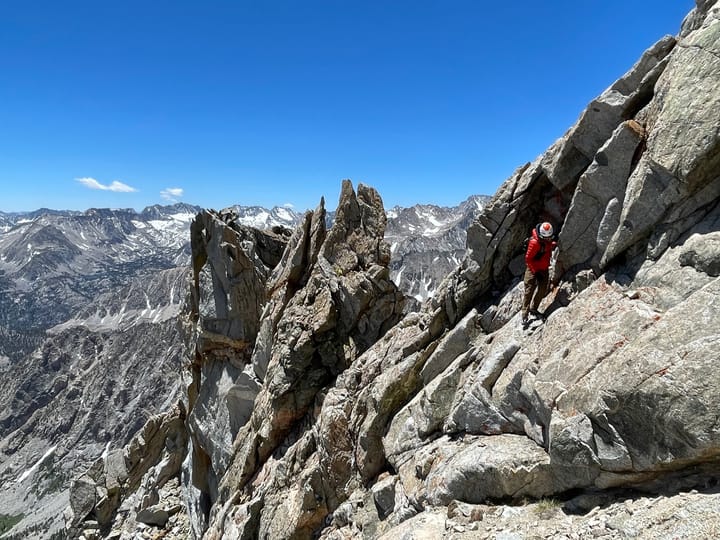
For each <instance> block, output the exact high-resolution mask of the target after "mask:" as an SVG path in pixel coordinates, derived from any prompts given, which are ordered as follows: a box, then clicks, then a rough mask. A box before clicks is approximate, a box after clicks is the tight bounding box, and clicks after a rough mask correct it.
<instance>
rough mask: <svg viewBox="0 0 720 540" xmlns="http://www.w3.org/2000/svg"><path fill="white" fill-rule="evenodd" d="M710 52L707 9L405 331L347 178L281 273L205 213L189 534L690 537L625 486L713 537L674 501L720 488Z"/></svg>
mask: <svg viewBox="0 0 720 540" xmlns="http://www.w3.org/2000/svg"><path fill="white" fill-rule="evenodd" d="M719 34H720V5H718V3H717V2H713V1H704V2H698V5H697V8H696V9H695V10H694V11H693V12H692V13H691V14H690V15H689V16H688V18H687V19H686V20H685V22H684V23H683V27H682V30H681V33H680V34H679V35H678V36H677V37H665V38H663V39H661V40H660V41H659V42H658V43H657V44H655V45H653V46H652V47H651V48H650V49H649V50H648V51H647V52H646V53H645V54H644V55H643V56H642V58H641V59H640V60H639V61H638V63H637V64H636V65H635V66H633V67H632V68H631V69H630V71H629V72H628V73H627V74H626V75H625V76H623V77H622V78H621V79H620V80H619V81H617V82H616V83H614V84H613V85H612V86H611V87H610V88H609V89H608V90H607V91H605V92H604V93H603V94H602V95H601V96H600V97H599V98H597V99H596V100H594V101H593V102H592V103H591V104H590V105H589V106H588V108H587V109H586V110H585V111H584V112H583V113H582V114H581V115H580V118H579V119H578V121H577V123H576V124H575V125H574V126H573V127H572V128H571V129H570V130H569V131H568V132H567V133H566V134H565V136H563V137H562V138H561V139H559V140H558V141H557V142H556V143H555V144H554V145H553V146H551V148H550V149H549V150H548V151H547V152H546V153H545V154H543V155H541V156H540V157H538V159H536V160H535V161H534V162H533V163H529V164H526V165H524V166H522V167H520V168H519V169H518V170H517V171H516V172H515V173H514V174H513V175H512V176H511V178H510V179H508V180H507V181H506V182H505V183H504V184H503V186H502V187H501V188H500V189H499V191H498V193H497V194H496V195H495V196H494V197H493V199H492V200H491V201H490V203H489V204H488V205H487V207H485V208H484V210H483V212H482V213H481V215H480V216H479V217H478V218H477V219H476V220H475V221H474V222H473V223H472V224H471V225H470V227H469V229H468V233H467V251H466V255H465V257H464V259H463V260H462V261H461V262H460V264H459V265H458V266H457V268H456V269H455V270H453V271H452V272H451V273H450V274H449V275H448V276H447V277H446V278H445V279H444V281H443V282H442V284H441V285H440V287H439V288H438V290H437V291H436V293H435V295H434V296H433V297H432V298H431V299H429V300H427V301H426V302H424V303H423V304H422V306H421V308H420V309H419V310H418V311H417V312H412V313H408V314H407V315H405V316H403V317H402V318H401V317H400V315H401V313H402V311H403V309H402V304H403V302H402V300H403V299H402V295H401V294H400V293H398V291H397V288H396V287H395V286H394V285H393V284H392V283H391V282H390V281H389V278H388V267H387V265H388V261H389V249H388V246H387V244H385V243H384V242H383V232H384V228H385V214H384V211H383V209H382V202H381V200H380V197H379V195H378V194H377V193H376V192H375V191H374V190H373V189H371V188H368V187H366V186H362V185H361V186H358V189H357V192H355V191H354V190H353V188H352V186H351V185H350V183H349V182H345V183H344V184H343V188H342V193H341V198H340V203H339V206H338V212H337V215H336V219H335V224H334V225H333V227H332V228H331V229H330V230H327V229H326V226H325V221H326V220H325V210H324V203H323V202H321V203H320V205H319V206H318V208H317V209H316V210H315V211H314V212H310V213H308V214H306V216H305V218H304V220H303V222H302V224H301V225H300V226H299V227H298V228H297V229H296V230H295V231H294V233H293V234H292V235H291V236H290V237H289V238H288V239H287V245H286V246H285V248H284V251H282V256H281V257H279V258H272V260H271V259H270V258H263V257H261V256H260V255H259V253H260V250H261V248H260V247H259V246H262V245H263V242H265V241H266V240H265V239H264V236H262V235H260V236H258V234H257V233H256V232H251V231H244V232H242V233H240V232H237V230H236V228H235V227H234V226H233V225H232V224H231V221H232V220H226V219H224V218H223V217H222V216H217V215H214V216H213V215H207V216H205V217H198V220H197V221H196V225H195V227H194V229H193V230H194V231H195V232H196V233H198V234H194V236H193V253H194V254H196V257H194V267H193V270H194V275H195V286H194V289H193V291H194V292H193V294H194V304H193V310H192V316H191V317H190V318H189V321H190V323H189V327H190V332H189V335H190V336H191V341H190V346H191V347H192V346H193V344H194V347H195V348H194V350H193V354H192V355H191V359H192V374H193V375H192V378H191V380H192V383H191V384H190V385H189V392H188V421H187V425H188V433H189V444H188V456H189V458H188V459H187V460H186V462H185V465H184V473H183V478H184V479H185V480H186V483H185V491H186V501H187V508H188V515H189V516H190V520H191V522H192V527H193V531H194V535H195V536H196V537H202V538H207V539H220V538H241V539H251V538H263V539H270V538H272V539H277V538H322V539H326V540H330V539H333V540H339V539H349V538H367V539H370V538H397V537H405V536H407V535H410V534H412V535H413V537H416V538H424V537H427V538H438V537H440V536H442V535H449V534H455V533H457V535H458V536H457V537H458V538H471V537H477V536H473V535H477V532H478V531H477V526H478V522H480V521H483V520H487V523H488V526H486V527H485V530H486V531H491V530H492V531H495V532H498V536H499V534H500V533H499V530H498V529H499V528H500V527H501V526H500V523H501V522H504V523H507V524H508V525H507V526H508V527H510V524H509V521H510V518H512V517H513V516H516V517H517V518H518V520H520V521H518V527H521V525H520V524H521V523H525V521H523V520H527V521H528V522H531V521H532V520H531V518H529V517H528V515H527V511H526V510H520V509H517V508H514V507H512V506H508V505H497V506H494V504H495V503H498V502H499V501H500V502H503V503H511V504H519V503H521V502H522V501H535V500H542V499H546V500H547V499H550V500H553V498H557V499H568V500H567V501H566V503H565V506H564V508H565V509H566V510H567V512H571V511H580V512H582V511H587V510H590V509H591V508H593V507H595V506H599V505H601V504H602V505H606V507H607V508H610V510H607V508H606V510H600V512H605V513H603V515H604V516H606V518H605V519H606V520H607V521H606V522H605V521H604V522H603V524H602V527H601V526H600V525H599V522H595V521H594V520H585V521H583V519H581V518H578V519H577V520H575V519H574V518H571V517H569V516H568V515H567V514H565V513H564V512H562V511H560V510H558V509H555V510H553V509H550V510H547V512H548V514H552V516H551V519H553V520H555V522H556V526H555V525H554V526H553V527H549V526H548V527H544V526H543V527H542V528H538V527H537V526H536V525H528V526H527V527H526V532H527V535H528V536H522V535H521V534H525V533H521V532H519V531H520V528H518V532H517V534H516V535H515V536H510V533H508V535H506V536H507V537H508V538H509V537H512V538H525V537H531V536H529V535H531V534H533V531H535V532H537V531H539V530H541V531H551V530H552V532H548V533H547V534H554V533H556V532H557V531H560V530H562V528H563V527H568V526H572V525H573V524H577V525H578V526H580V527H583V529H582V530H583V531H586V532H587V534H588V535H592V536H601V535H602V534H605V533H604V532H603V531H604V530H607V529H606V525H607V527H609V528H610V529H612V530H614V531H626V532H623V533H622V534H626V535H632V534H634V535H636V536H637V535H642V534H645V532H647V531H651V532H650V533H648V534H652V528H653V527H657V531H658V532H663V533H665V532H668V531H672V532H673V534H674V533H677V534H681V531H683V530H685V531H686V532H687V533H691V532H693V533H694V532H696V531H695V528H693V527H688V528H687V529H683V528H682V527H680V528H674V527H670V526H668V525H667V524H664V522H663V523H660V522H657V523H655V522H653V523H654V524H653V523H650V522H647V523H646V522H644V521H643V520H642V518H641V517H638V516H642V515H643V510H641V509H639V508H637V507H636V506H635V505H634V504H633V503H632V502H630V503H627V504H625V503H621V502H617V501H616V499H621V498H622V497H623V496H625V495H624V494H627V493H630V492H629V491H624V490H631V489H632V490H646V491H652V490H664V491H665V493H666V494H667V492H670V494H673V493H674V494H675V495H676V496H677V500H679V501H692V504H698V505H699V506H698V508H700V510H699V512H701V513H702V515H703V516H711V519H715V520H716V521H714V522H712V523H711V524H710V525H707V526H704V527H705V529H703V530H705V531H712V530H715V531H717V530H719V529H718V526H720V525H718V524H720V518H719V517H718V516H717V512H716V511H715V512H713V511H709V510H708V508H707V507H703V506H702V504H700V503H699V501H698V500H697V499H695V498H694V497H691V496H690V495H687V496H685V495H679V494H678V493H679V492H680V491H681V490H687V489H688V488H691V487H693V486H697V487H698V488H702V489H712V488H713V486H716V485H717V481H718V478H720V425H719V424H718V420H717V411H718V409H719V408H720V398H719V397H718V396H720V392H719V390H720V388H718V387H719V386H720V376H719V373H720V371H719V370H720V367H719V366H720V362H719V360H720V357H719V353H718V350H719V347H718V345H720V333H719V332H720V330H719V327H718V324H717V321H718V320H720V300H719V299H720V281H718V280H719V279H720V278H719V277H718V274H719V271H718V260H720V259H719V255H718V253H719V252H718V245H717V244H718V242H717V240H718V238H717V235H718V231H720V174H718V170H720V167H718V160H719V159H720V153H719V152H720V132H718V130H717V119H718V118H719V117H720V116H719V115H718V112H719V111H718V103H720V102H719V101H718V99H720V94H718V92H717V90H716V89H717V88H720V69H719V68H720V54H718V51H717V46H718V43H720V35H719ZM541 220H549V221H552V222H553V223H554V224H555V225H556V228H557V229H558V230H559V244H560V246H559V247H560V249H559V251H558V252H557V254H556V255H555V257H554V272H553V276H552V279H553V285H554V287H553V290H552V292H551V293H550V294H549V295H548V297H547V298H546V299H545V300H544V302H543V304H542V305H541V309H542V310H544V312H545V315H546V316H547V319H546V321H545V322H541V321H534V322H532V323H531V324H530V326H529V327H524V326H523V325H522V324H521V321H520V315H519V310H520V304H521V297H522V282H521V276H522V273H523V271H524V263H523V260H522V255H523V254H522V244H523V240H524V239H525V237H526V236H527V235H528V233H529V231H530V230H531V228H532V226H533V225H534V224H535V223H537V222H538V221H541ZM200 233H201V234H200ZM213 246H215V247H213ZM279 251H281V250H280V249H279V248H278V250H277V251H273V252H279ZM203 276H204V277H203ZM234 286H238V287H240V288H241V289H240V290H242V291H246V292H244V293H242V295H241V294H240V292H239V291H236V292H234V289H233V287H234ZM239 296H242V301H240V300H237V301H235V300H233V299H234V298H239ZM229 306H233V307H232V309H230V308H229ZM240 313H242V315H241V316H239V320H237V321H234V320H232V319H233V316H234V314H240ZM80 485H81V484H78V486H80ZM85 491H87V490H84V491H83V490H80V491H79V492H78V496H77V503H76V504H77V505H78V507H81V508H83V509H84V508H85V507H86V506H88V505H89V504H90V502H89V501H88V500H87V499H86V498H84V497H81V495H82V494H83V493H84V492H85ZM598 501H600V502H598ZM612 501H616V502H615V503H612ZM610 503H612V504H610ZM533 504H536V503H533ZM537 504H538V506H539V505H540V503H537ZM619 504H623V505H624V506H623V508H627V509H628V512H627V515H625V513H623V512H624V511H623V510H622V509H620V508H618V506H617V505H619ZM150 506H152V505H150ZM657 506H658V511H660V507H661V506H663V507H664V501H658V502H657ZM540 511H541V512H545V511H546V510H540ZM595 512H597V510H596V511H595ZM631 512H632V513H631ZM663 512H664V510H663ZM634 513H637V514H638V515H637V516H636V515H635V514H634ZM505 518H507V519H505ZM648 519H649V518H648ZM480 526H483V525H482V524H480ZM523 526H524V525H523ZM472 527H475V529H472ZM640 528H641V529H642V531H640ZM691 529H692V530H691ZM698 530H700V529H698ZM448 531H452V532H451V533H450V532H448ZM466 532H467V533H468V535H467V536H464V535H465V533H466ZM512 534H515V533H512ZM543 534H544V533H543ZM608 534H611V533H609V532H608ZM618 534H620V533H618Z"/></svg>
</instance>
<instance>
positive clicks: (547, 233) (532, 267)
mask: <svg viewBox="0 0 720 540" xmlns="http://www.w3.org/2000/svg"><path fill="white" fill-rule="evenodd" d="M553 235H554V230H553V226H552V225H551V224H550V223H548V222H547V221H545V222H543V223H540V224H538V225H537V226H536V227H535V228H534V229H533V230H532V234H531V235H530V238H529V241H528V245H527V251H526V252H525V264H526V265H527V270H525V278H524V283H525V294H524V296H523V306H522V321H523V325H527V324H528V313H532V314H533V315H534V316H536V317H538V318H543V315H542V314H541V313H540V312H539V311H538V306H539V305H540V302H541V301H542V299H543V298H544V297H545V295H546V294H547V289H548V282H549V280H550V257H551V256H552V251H553V249H555V247H557V242H555V241H554V240H553ZM533 295H534V296H533Z"/></svg>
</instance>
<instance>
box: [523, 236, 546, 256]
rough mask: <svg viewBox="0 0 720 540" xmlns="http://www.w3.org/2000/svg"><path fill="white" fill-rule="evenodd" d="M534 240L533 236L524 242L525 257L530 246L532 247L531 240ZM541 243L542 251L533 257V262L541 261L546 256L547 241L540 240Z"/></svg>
mask: <svg viewBox="0 0 720 540" xmlns="http://www.w3.org/2000/svg"><path fill="white" fill-rule="evenodd" d="M531 239H532V235H530V236H528V237H527V238H526V239H525V241H524V242H523V255H524V254H525V253H527V250H528V246H529V245H530V240H531ZM539 242H540V251H538V252H537V253H536V254H535V255H534V256H533V261H539V260H540V259H542V258H543V255H545V249H546V248H547V241H546V240H542V239H540V240H539Z"/></svg>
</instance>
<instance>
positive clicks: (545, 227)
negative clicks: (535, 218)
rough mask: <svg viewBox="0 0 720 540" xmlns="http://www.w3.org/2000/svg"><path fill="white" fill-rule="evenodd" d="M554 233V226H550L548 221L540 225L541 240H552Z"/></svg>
mask: <svg viewBox="0 0 720 540" xmlns="http://www.w3.org/2000/svg"><path fill="white" fill-rule="evenodd" d="M553 232H554V231H553V226H552V225H550V224H549V223H548V222H547V221H545V222H543V223H541V224H540V225H538V235H539V236H540V238H544V239H545V240H548V239H549V238H552V236H553Z"/></svg>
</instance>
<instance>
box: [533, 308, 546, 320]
mask: <svg viewBox="0 0 720 540" xmlns="http://www.w3.org/2000/svg"><path fill="white" fill-rule="evenodd" d="M530 314H531V315H532V316H533V317H537V318H538V319H545V314H544V313H540V312H539V311H538V310H537V309H531V310H530Z"/></svg>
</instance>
